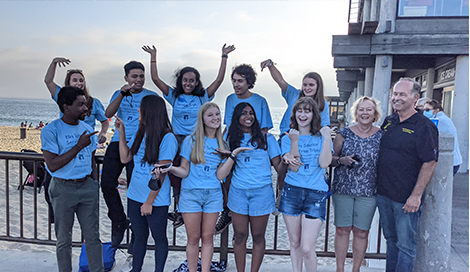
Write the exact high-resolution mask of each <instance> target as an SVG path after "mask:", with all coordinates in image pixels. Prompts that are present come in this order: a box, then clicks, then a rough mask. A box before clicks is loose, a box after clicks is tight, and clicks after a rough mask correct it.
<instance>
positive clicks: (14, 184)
mask: <svg viewBox="0 0 470 272" xmlns="http://www.w3.org/2000/svg"><path fill="white" fill-rule="evenodd" d="M0 135H1V138H2V140H1V141H0V150H1V151H10V152H20V151H21V149H24V148H27V149H32V150H35V151H37V152H41V150H40V149H41V141H40V130H36V129H29V130H27V131H26V139H20V129H19V128H17V127H16V128H15V127H4V126H0ZM111 136H112V134H111V133H108V141H109V139H111ZM104 151H105V150H104V149H102V150H98V151H97V153H98V154H104ZM21 171H23V179H24V178H25V177H26V175H27V172H26V171H25V170H24V169H23V170H21ZM9 173H10V175H9V182H10V184H9V186H6V184H5V162H4V160H1V161H0V214H3V215H5V214H6V209H9V212H10V229H9V231H10V235H11V236H21V233H20V229H19V226H20V221H21V216H20V212H19V206H20V199H21V197H22V198H23V205H24V212H23V217H22V218H23V224H24V234H23V235H24V237H34V232H35V226H34V224H33V220H32V218H33V216H34V209H33V207H34V205H33V203H34V190H33V188H31V187H26V188H25V190H24V191H22V196H21V191H19V190H18V189H17V188H18V185H19V184H20V183H21V182H22V181H21V180H20V179H19V176H20V169H19V164H18V162H17V161H10V163H9ZM273 180H276V176H275V175H273ZM7 188H8V190H7ZM7 192H8V196H9V201H10V204H9V206H8V207H7V206H6V202H5V199H6V195H7ZM120 194H121V199H122V201H123V203H124V204H125V205H126V204H127V199H126V188H125V187H122V188H120ZM37 197H38V201H37V203H38V207H37V216H38V224H37V233H38V238H39V239H47V238H48V236H49V231H50V235H51V237H52V239H53V240H55V235H54V230H53V227H52V230H49V226H48V223H47V221H48V219H47V215H48V213H47V205H46V202H45V200H44V193H43V192H41V193H39V194H38V195H37ZM100 198H101V199H100V201H101V202H100V233H101V239H102V241H104V242H107V241H110V239H111V235H110V233H111V221H110V220H109V219H108V217H107V207H106V204H105V202H104V199H103V197H102V195H101V194H100ZM171 210H172V207H170V211H171ZM331 210H333V209H331ZM278 218H279V228H278V230H279V232H278V244H277V248H278V249H283V250H288V249H289V240H288V236H287V231H286V227H285V224H284V220H283V219H282V215H280V216H279V217H278ZM330 218H333V214H332V212H331V213H330ZM274 221H275V216H273V215H271V216H270V219H269V222H268V226H267V230H266V249H273V246H274V228H275V227H274ZM332 221H333V220H330V224H329V226H328V227H329V230H330V231H329V237H328V240H327V243H328V248H329V250H330V251H333V250H334V245H333V241H334V226H333V224H332ZM325 227H326V226H325V224H323V226H322V230H321V232H320V234H319V239H318V242H317V245H316V250H323V248H324V243H325ZM167 234H168V240H169V244H170V245H172V244H173V227H172V225H171V222H169V224H168V228H167ZM0 235H6V219H5V216H1V217H0ZM232 236H233V229H232V227H230V228H229V237H230V238H229V246H232V241H231V240H232V239H231V237H232ZM219 237H220V236H217V237H215V239H214V246H216V247H217V246H219V244H220V238H219ZM73 240H74V241H80V228H79V224H78V221H77V220H76V221H75V225H74V230H73ZM149 244H153V239H152V238H151V237H150V238H149ZM175 244H176V245H181V246H185V245H186V232H185V229H184V226H183V227H180V228H178V229H176V236H175ZM248 247H251V238H249V240H248ZM0 249H14V250H24V251H39V252H49V253H52V254H54V252H55V247H54V246H49V245H33V244H25V243H12V242H2V241H0ZM78 254H79V250H74V258H78ZM152 255H153V252H148V253H147V257H150V256H152ZM116 256H117V257H118V259H119V260H120V261H119V262H120V263H122V262H124V260H125V254H124V253H120V252H118V253H117V255H116ZM150 258H151V257H150ZM152 259H153V258H152ZM168 259H169V260H173V261H178V260H181V261H183V260H185V253H184V252H170V253H169V255H168ZM218 259H219V256H218V254H214V260H218ZM247 259H248V260H250V259H251V255H249V254H248V255H247ZM149 261H150V262H152V261H153V260H147V259H146V262H149ZM349 261H350V260H347V262H349ZM264 262H265V263H289V262H290V258H289V256H276V255H265V258H264ZM229 263H230V265H235V263H234V259H233V254H229ZM319 264H320V265H325V266H330V267H333V266H334V265H335V259H334V258H319ZM175 268H176V267H175Z"/></svg>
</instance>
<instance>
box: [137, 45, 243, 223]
mask: <svg viewBox="0 0 470 272" xmlns="http://www.w3.org/2000/svg"><path fill="white" fill-rule="evenodd" d="M142 50H144V51H145V52H147V53H149V54H150V74H151V75H152V80H153V82H154V83H155V85H156V86H157V87H158V89H160V91H162V93H163V97H164V98H165V100H166V101H168V103H170V104H171V105H172V107H173V111H172V117H171V124H172V126H173V132H174V133H175V135H176V139H177V140H178V145H179V146H180V147H181V143H182V142H183V140H184V138H186V136H188V135H191V134H192V133H193V132H194V129H195V128H196V123H197V116H198V111H199V108H200V107H201V106H202V105H203V104H204V103H206V102H207V101H212V99H214V97H215V92H216V91H217V90H218V89H219V87H220V85H221V84H222V82H223V81H224V76H225V70H226V67H227V59H228V54H229V53H230V52H232V51H233V50H235V46H233V45H229V46H226V44H224V45H223V46H222V56H221V62H220V67H219V72H218V74H217V77H216V79H215V80H214V82H212V83H211V84H210V85H209V87H207V88H204V87H203V85H202V82H201V80H200V74H199V71H198V70H196V69H195V68H193V67H189V66H186V67H184V68H182V69H179V70H178V71H177V72H176V74H175V78H176V86H174V87H171V86H169V85H167V84H166V83H165V82H163V80H161V79H160V77H159V76H158V70H157V49H156V48H155V46H153V45H152V47H150V46H148V45H144V46H142ZM180 161H181V158H180V157H179V156H178V158H176V159H175V161H174V165H175V166H179V165H180ZM170 179H171V181H172V186H173V194H174V197H175V202H176V203H175V207H176V210H175V212H174V213H173V214H171V215H170V217H169V218H170V219H173V220H174V222H173V225H174V226H180V225H182V224H183V220H182V218H181V214H180V213H179V212H178V210H177V209H178V203H179V196H180V188H181V178H177V177H174V176H170Z"/></svg>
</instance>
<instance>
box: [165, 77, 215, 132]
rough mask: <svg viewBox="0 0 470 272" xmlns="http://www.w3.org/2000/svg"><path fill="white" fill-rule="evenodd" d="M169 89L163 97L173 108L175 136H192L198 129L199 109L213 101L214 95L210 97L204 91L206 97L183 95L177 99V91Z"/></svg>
mask: <svg viewBox="0 0 470 272" xmlns="http://www.w3.org/2000/svg"><path fill="white" fill-rule="evenodd" d="M168 87H169V93H168V95H164V96H163V97H164V98H165V99H166V101H168V103H170V104H171V105H172V106H173V113H172V115H173V116H172V117H171V125H172V126H173V132H174V133H175V135H191V134H192V133H193V132H194V129H195V128H196V123H197V113H198V111H199V108H200V107H201V106H202V104H204V103H206V102H207V101H212V99H214V95H212V96H211V97H208V96H207V90H204V96H196V95H187V94H182V95H180V96H178V98H176V97H175V89H173V88H172V87H170V86H168Z"/></svg>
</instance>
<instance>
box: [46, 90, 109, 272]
mask: <svg viewBox="0 0 470 272" xmlns="http://www.w3.org/2000/svg"><path fill="white" fill-rule="evenodd" d="M57 101H58V104H59V108H60V111H61V112H62V113H63V115H62V117H61V118H60V119H57V120H55V121H53V122H51V123H50V124H49V125H48V126H46V127H44V129H43V130H42V131H41V144H42V148H41V149H42V151H43V154H44V160H45V161H46V166H47V169H48V171H49V173H50V174H51V175H52V181H51V185H50V187H49V195H50V198H51V202H52V206H53V208H54V217H55V223H54V227H55V233H56V237H57V245H56V248H57V249H56V253H57V265H58V268H59V271H60V272H62V271H72V228H73V224H74V216H75V215H76V216H77V218H78V222H79V223H80V227H81V233H82V235H83V238H84V240H85V244H86V251H87V258H88V265H89V267H90V271H104V269H103V259H102V256H103V255H102V252H101V250H102V249H101V241H100V232H99V209H98V208H99V190H100V186H99V181H98V170H97V167H96V163H95V149H96V144H97V142H98V139H97V137H96V135H95V134H96V133H97V132H96V131H93V129H92V128H91V127H90V126H89V125H88V124H86V123H85V122H83V121H81V120H83V119H85V116H86V114H87V110H88V109H87V106H86V104H87V103H86V93H85V91H84V90H82V89H80V88H77V87H72V86H65V87H63V88H61V91H60V94H59V95H58V100H57Z"/></svg>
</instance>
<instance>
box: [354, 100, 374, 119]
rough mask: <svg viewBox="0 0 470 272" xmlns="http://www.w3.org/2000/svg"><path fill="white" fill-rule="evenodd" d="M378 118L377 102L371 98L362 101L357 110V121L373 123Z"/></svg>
mask: <svg viewBox="0 0 470 272" xmlns="http://www.w3.org/2000/svg"><path fill="white" fill-rule="evenodd" d="M376 118H377V116H376V109H375V104H374V103H373V102H372V101H370V100H364V101H362V102H361V103H360V104H359V105H358V106H357V110H356V121H357V123H360V124H364V125H372V123H374V120H375V119H376Z"/></svg>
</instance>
